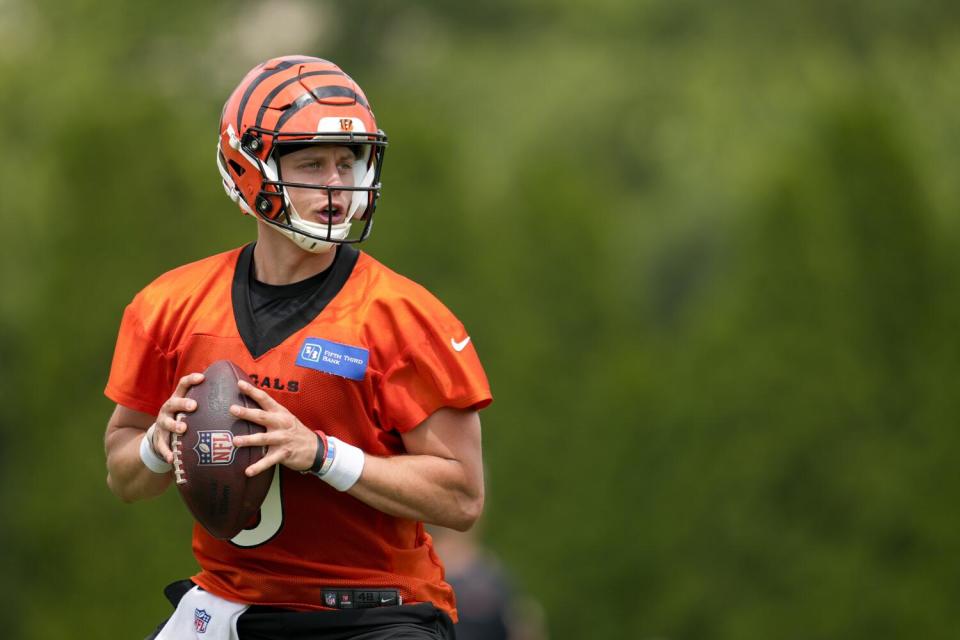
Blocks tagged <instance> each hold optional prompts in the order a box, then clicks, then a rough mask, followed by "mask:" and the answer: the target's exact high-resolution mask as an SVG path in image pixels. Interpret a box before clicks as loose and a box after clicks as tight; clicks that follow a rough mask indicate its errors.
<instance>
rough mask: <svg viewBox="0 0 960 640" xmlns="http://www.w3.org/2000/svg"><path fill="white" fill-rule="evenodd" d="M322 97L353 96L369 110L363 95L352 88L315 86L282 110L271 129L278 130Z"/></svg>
mask: <svg viewBox="0 0 960 640" xmlns="http://www.w3.org/2000/svg"><path fill="white" fill-rule="evenodd" d="M324 98H353V99H354V100H356V101H357V104H359V105H362V106H363V107H364V108H366V110H367V111H370V105H368V104H367V101H366V100H364V99H363V96H359V95H357V94H356V92H354V91H353V90H352V89H348V88H347V87H341V86H338V85H327V86H325V87H317V88H315V89H312V90H311V91H310V93H305V94H303V95H302V96H300V97H299V98H297V99H296V101H294V103H293V104H292V105H291V106H290V108H289V109H287V110H286V111H284V112H283V115H282V116H280V119H279V120H278V121H277V124H276V125H275V126H274V127H273V129H274V130H275V131H280V130H281V129H282V128H283V125H284V123H286V121H287V120H289V119H290V118H292V117H293V116H295V115H296V114H297V112H298V111H300V109H302V108H304V107H305V106H307V105H308V104H310V102H311V101H317V102H319V101H320V100H323V99H324Z"/></svg>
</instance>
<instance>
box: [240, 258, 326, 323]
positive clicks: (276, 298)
mask: <svg viewBox="0 0 960 640" xmlns="http://www.w3.org/2000/svg"><path fill="white" fill-rule="evenodd" d="M329 275H330V267H327V268H326V269H324V270H323V271H321V272H320V273H318V274H317V275H315V276H310V277H309V278H307V279H306V280H301V281H299V282H293V283H291V284H266V283H264V282H260V281H259V280H257V278H256V276H255V275H254V267H253V260H251V261H250V276H249V277H250V280H249V282H250V310H251V311H253V321H254V322H255V323H256V324H257V328H258V329H259V330H260V332H261V333H266V332H268V331H270V329H272V328H273V327H275V326H277V325H278V324H279V323H281V322H283V321H284V320H286V319H287V318H290V317H291V316H294V315H296V314H297V312H298V311H300V310H301V309H303V308H304V306H305V305H306V304H307V302H309V301H310V298H311V297H313V294H314V293H316V292H317V290H318V289H320V287H322V286H323V284H324V283H325V282H326V281H327V276H329Z"/></svg>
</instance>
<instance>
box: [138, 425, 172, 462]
mask: <svg viewBox="0 0 960 640" xmlns="http://www.w3.org/2000/svg"><path fill="white" fill-rule="evenodd" d="M156 430H157V425H156V423H154V424H152V425H150V428H149V429H147V433H146V434H145V435H144V436H143V438H141V440H140V460H142V461H143V464H144V466H145V467H147V469H150V471H153V472H154V473H166V472H167V471H170V469H172V468H173V467H172V466H171V465H170V464H169V463H167V461H166V460H164V459H163V458H161V457H160V456H158V455H157V452H156V451H155V450H154V448H153V434H154V432H155V431H156Z"/></svg>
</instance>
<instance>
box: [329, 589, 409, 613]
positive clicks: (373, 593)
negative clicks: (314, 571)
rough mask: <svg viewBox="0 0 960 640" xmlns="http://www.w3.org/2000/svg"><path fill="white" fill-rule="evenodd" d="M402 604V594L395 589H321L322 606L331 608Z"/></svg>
mask: <svg viewBox="0 0 960 640" xmlns="http://www.w3.org/2000/svg"><path fill="white" fill-rule="evenodd" d="M400 604H403V596H401V595H400V592H399V591H397V590H396V589H341V588H339V587H336V588H334V587H329V588H326V589H324V590H323V606H325V607H330V608H331V609H370V608H373V607H395V606H397V605H400Z"/></svg>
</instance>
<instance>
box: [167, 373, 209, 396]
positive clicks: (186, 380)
mask: <svg viewBox="0 0 960 640" xmlns="http://www.w3.org/2000/svg"><path fill="white" fill-rule="evenodd" d="M201 382H203V374H202V373H188V374H187V375H185V376H183V377H182V378H180V382H179V383H177V388H176V389H175V390H174V392H173V395H174V396H180V397H182V396H183V395H184V394H186V393H187V389H189V388H190V387H192V386H194V385H198V384H200V383H201Z"/></svg>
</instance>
